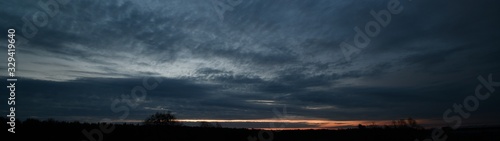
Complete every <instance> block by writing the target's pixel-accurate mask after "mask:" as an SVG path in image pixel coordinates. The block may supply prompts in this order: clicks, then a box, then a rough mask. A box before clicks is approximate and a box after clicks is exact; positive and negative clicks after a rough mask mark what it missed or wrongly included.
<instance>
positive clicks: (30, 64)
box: [0, 0, 500, 128]
mask: <svg viewBox="0 0 500 141" xmlns="http://www.w3.org/2000/svg"><path fill="white" fill-rule="evenodd" d="M41 2H44V1H43V0H42V1H41ZM49 2H55V1H53V0H49ZM388 3H390V0H380V1H370V0H357V1H347V0H314V1H305V0H248V1H247V0H245V1H241V2H238V1H236V2H234V1H233V2H232V3H228V2H225V0H165V1H164V0H147V1H132V0H130V1H127V0H95V1H89V0H85V1H79V0H78V1H77V0H73V1H69V2H67V3H64V2H61V3H52V4H56V5H57V6H56V7H55V6H49V8H48V11H47V8H46V7H45V6H44V4H43V3H42V4H41V5H40V4H39V3H38V2H37V1H17V0H2V1H0V5H1V8H0V17H1V19H0V29H1V31H3V33H4V34H7V29H9V28H14V29H16V37H17V39H18V43H17V44H16V45H17V48H16V49H17V50H16V51H17V52H16V61H17V62H16V63H17V64H16V72H17V77H18V79H19V81H18V82H17V83H16V85H17V90H16V91H17V95H16V99H17V100H16V104H17V105H16V110H17V113H16V114H17V117H18V118H28V117H33V118H40V119H46V118H54V119H58V120H80V121H88V122H97V121H99V120H101V119H103V118H108V119H111V120H113V121H130V122H133V121H139V120H143V119H145V118H146V117H148V115H150V114H152V113H155V112H157V111H172V112H173V113H174V114H175V115H176V116H177V117H178V118H179V119H182V120H185V121H199V120H208V121H217V122H222V125H223V126H231V127H260V128H268V127H269V126H270V125H269V124H268V123H269V122H270V123H274V122H283V123H289V124H284V125H287V126H284V127H290V128H292V127H293V128H299V127H306V128H316V127H321V128H325V127H335V126H349V125H357V123H371V122H376V123H379V124H382V123H384V122H385V121H390V120H395V119H401V118H407V117H413V118H415V119H419V121H421V123H423V124H438V125H453V124H452V123H446V122H445V121H444V120H443V113H444V112H445V111H446V110H447V109H450V108H451V109H452V108H453V104H454V103H457V104H463V101H464V99H465V98H466V97H467V96H470V95H474V93H475V89H476V86H477V85H478V84H481V82H480V81H479V80H478V79H477V78H478V76H482V77H484V78H485V79H488V75H490V74H491V75H492V79H493V81H497V80H498V81H500V73H499V72H500V63H498V61H499V60H500V55H499V54H500V48H499V45H500V40H499V37H500V36H499V33H500V28H499V27H498V25H499V22H500V19H499V17H498V15H499V14H500V8H498V5H500V3H499V2H498V1H494V0H484V1H467V0H455V1H430V0H413V1H411V0H410V1H408V0H401V1H400V10H401V12H400V13H398V14H391V20H390V21H389V22H388V23H387V24H386V26H380V28H378V29H379V34H378V35H376V36H373V37H369V38H370V42H369V44H367V46H366V47H365V48H362V49H359V52H358V53H355V54H351V55H349V54H347V55H348V56H350V59H347V58H346V57H345V56H346V54H345V53H343V51H342V49H341V47H340V44H341V43H342V42H346V43H348V44H351V45H354V44H355V41H354V39H355V37H357V36H356V34H357V32H356V31H355V28H356V27H359V29H362V31H365V25H367V23H370V22H371V21H377V20H376V18H374V17H373V16H372V15H371V14H370V11H372V10H373V11H375V12H379V11H381V10H385V11H387V10H388V6H387V5H388ZM221 9H222V10H221ZM384 18H386V17H384ZM371 23H373V22H371ZM368 29H369V30H374V29H375V28H368ZM5 40H6V37H5V36H2V41H5ZM6 45H7V43H6V42H1V46H2V47H4V49H2V50H1V54H4V55H5V54H6V49H5V46H6ZM3 58H6V56H4V57H3ZM0 61H2V63H3V64H6V61H7V59H1V60H0ZM0 69H1V70H5V71H3V73H1V76H2V78H4V79H5V78H6V76H7V73H6V70H7V68H6V65H1V67H0ZM144 80H146V82H147V83H148V84H153V83H157V82H159V83H157V84H158V86H157V87H154V88H151V89H147V90H146V91H145V92H146V93H147V94H145V95H144V97H141V98H135V99H134V98H131V96H132V95H133V94H131V92H137V91H136V90H137V89H134V88H136V87H143V88H144V85H143V82H144ZM2 85H7V83H6V82H5V81H4V82H2ZM499 89H500V88H499ZM134 90H135V91H134ZM5 92H7V90H5ZM141 92H142V91H141ZM482 92H488V90H487V89H484V90H483V91H482ZM498 93H500V92H493V93H491V96H490V97H489V98H487V99H486V100H480V101H479V108H478V109H477V110H474V111H471V112H470V114H471V117H470V118H467V119H463V122H464V124H466V125H478V124H500V121H498V120H496V119H500V105H499V104H500V96H498ZM7 98H8V96H7V95H3V96H2V99H4V100H5V101H6V100H7ZM127 100H128V101H127ZM1 107H2V108H1V109H0V112H2V113H3V114H5V115H6V114H7V110H8V108H7V104H6V103H4V104H2V106H1ZM285 107H286V108H285ZM125 111H127V112H125ZM126 113H127V114H126ZM452 115H455V116H457V114H452ZM240 122H258V123H254V124H253V125H248V124H245V125H243V124H241V123H240ZM279 125H280V124H276V126H279Z"/></svg>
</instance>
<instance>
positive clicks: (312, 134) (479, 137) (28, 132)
mask: <svg viewBox="0 0 500 141" xmlns="http://www.w3.org/2000/svg"><path fill="white" fill-rule="evenodd" d="M0 120H1V122H2V123H4V124H3V125H2V127H4V131H3V132H2V133H1V135H2V136H1V137H2V140H9V141H13V140H29V139H36V140H44V141H45V140H47V141H54V140H65V141H71V140H72V141H83V140H89V139H88V138H87V137H86V136H85V135H84V134H83V133H82V130H85V131H88V132H92V131H99V129H100V128H101V127H100V125H99V124H97V123H80V122H63V121H55V120H50V119H49V120H43V121H41V120H36V119H27V120H25V121H22V122H19V121H18V122H16V129H15V131H16V134H11V133H9V132H7V128H8V125H7V124H5V123H6V122H7V119H6V118H3V117H2V118H0ZM101 125H102V124H101ZM200 126H201V127H188V126H168V125H138V124H113V127H114V130H112V131H111V132H110V133H102V132H101V133H102V136H101V137H102V140H104V141H131V140H137V141H207V140H214V141H259V140H258V135H259V130H250V129H234V128H220V127H217V126H215V127H214V126H208V124H207V123H202V124H201V125H200ZM360 127H361V128H353V129H341V130H286V131H273V132H272V133H273V139H272V141H414V140H415V139H418V140H419V141H423V140H424V139H427V138H430V137H431V130H429V129H423V128H407V127H404V128H394V127H390V126H386V127H369V126H363V125H361V126H360ZM94 129H95V130H94ZM445 131H446V135H447V137H448V138H447V140H446V141H500V128H498V127H488V128H486V127H482V128H463V129H458V130H451V129H449V128H446V129H445ZM249 136H252V137H255V138H256V139H257V140H249V139H248V137H249ZM92 137H93V138H95V139H100V138H101V137H100V136H98V135H96V134H93V136H92ZM264 138H266V139H269V137H268V136H267V135H265V137H264Z"/></svg>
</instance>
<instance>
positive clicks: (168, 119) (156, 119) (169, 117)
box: [144, 111, 182, 126]
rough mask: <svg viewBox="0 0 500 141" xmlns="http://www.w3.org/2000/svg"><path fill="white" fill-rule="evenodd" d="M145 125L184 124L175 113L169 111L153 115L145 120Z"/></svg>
mask: <svg viewBox="0 0 500 141" xmlns="http://www.w3.org/2000/svg"><path fill="white" fill-rule="evenodd" d="M144 125H165V126H181V125H182V124H181V123H180V122H179V121H177V118H176V117H175V115H173V114H172V113H171V112H170V111H168V112H167V113H160V112H157V113H155V114H153V115H151V116H150V117H149V118H147V119H146V120H145V121H144Z"/></svg>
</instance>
